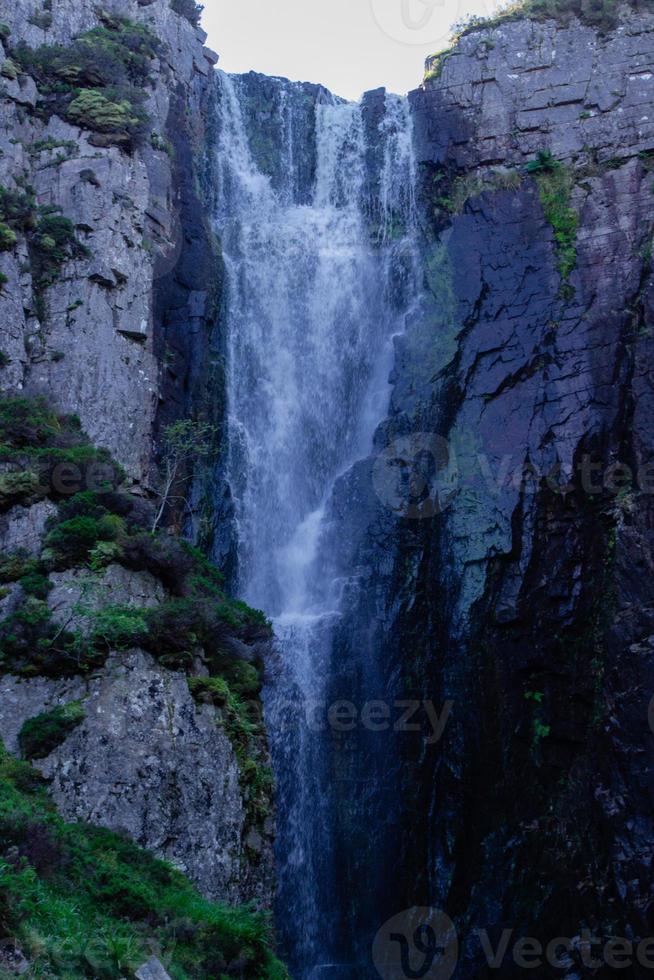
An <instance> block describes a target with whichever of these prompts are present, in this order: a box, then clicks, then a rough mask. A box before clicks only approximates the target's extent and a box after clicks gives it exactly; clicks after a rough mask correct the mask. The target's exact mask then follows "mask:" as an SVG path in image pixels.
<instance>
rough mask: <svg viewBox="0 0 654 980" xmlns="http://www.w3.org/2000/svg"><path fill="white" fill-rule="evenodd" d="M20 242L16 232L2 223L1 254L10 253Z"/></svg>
mask: <svg viewBox="0 0 654 980" xmlns="http://www.w3.org/2000/svg"><path fill="white" fill-rule="evenodd" d="M17 241H18V237H17V235H16V232H15V231H13V230H12V229H11V228H10V227H9V225H6V224H5V223H4V221H0V252H9V251H10V250H11V249H12V248H13V247H14V246H15V244H16V242H17Z"/></svg>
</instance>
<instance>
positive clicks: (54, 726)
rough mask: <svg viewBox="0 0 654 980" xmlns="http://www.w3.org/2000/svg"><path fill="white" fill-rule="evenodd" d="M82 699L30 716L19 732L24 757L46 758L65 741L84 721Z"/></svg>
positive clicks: (19, 742) (19, 741)
mask: <svg viewBox="0 0 654 980" xmlns="http://www.w3.org/2000/svg"><path fill="white" fill-rule="evenodd" d="M84 718H85V712H84V708H83V706H82V702H81V701H72V702H71V703H70V704H65V705H62V706H61V707H58V708H54V709H53V710H52V711H46V712H44V713H43V714H40V715H37V716H36V717H35V718H30V719H29V721H26V722H25V724H24V725H23V727H22V728H21V730H20V732H19V734H18V744H19V746H20V751H21V753H22V756H23V758H24V759H45V757H46V756H48V755H50V753H51V752H54V750H55V749H56V748H58V746H60V745H61V744H62V742H65V740H66V739H67V738H68V736H69V735H70V733H71V732H72V731H74V730H75V728H77V726H78V725H79V724H81V723H82V722H83V721H84Z"/></svg>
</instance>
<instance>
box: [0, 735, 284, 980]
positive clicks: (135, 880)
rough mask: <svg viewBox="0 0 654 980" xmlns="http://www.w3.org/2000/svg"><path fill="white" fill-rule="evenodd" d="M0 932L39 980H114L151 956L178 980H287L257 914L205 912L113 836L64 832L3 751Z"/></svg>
mask: <svg viewBox="0 0 654 980" xmlns="http://www.w3.org/2000/svg"><path fill="white" fill-rule="evenodd" d="M0 933H1V934H2V935H3V936H5V937H11V938H12V939H14V940H15V941H16V942H17V943H19V944H20V947H21V949H22V951H23V953H24V954H25V956H26V957H27V958H28V960H29V961H30V963H31V964H32V969H33V975H34V976H41V977H53V978H61V980H77V978H78V977H96V978H99V980H118V978H120V977H124V976H128V975H133V971H134V970H136V969H138V967H139V966H141V965H142V964H143V963H144V962H145V961H146V960H147V959H148V958H149V957H150V956H151V955H152V953H154V954H155V955H156V956H158V957H159V959H160V960H161V961H162V963H163V964H164V966H165V968H166V969H167V970H168V972H169V973H170V975H171V977H173V980H217V978H218V977H221V976H228V975H229V976H235V975H238V976H240V977H242V978H243V980H285V978H286V972H285V970H284V968H283V967H282V965H281V964H280V963H279V961H278V960H276V959H275V958H274V956H273V955H272V953H271V952H270V934H269V927H268V922H267V920H266V917H265V916H264V915H262V914H260V913H255V912H253V911H251V910H250V909H248V908H229V907H227V906H224V905H219V904H213V903H211V902H208V901H205V900H204V899H202V898H201V897H200V896H199V895H198V893H197V892H196V891H195V890H194V888H193V887H192V886H191V885H190V884H189V883H188V881H186V879H185V878H184V877H183V876H182V875H181V874H180V873H179V872H178V871H176V870H174V869H173V868H171V867H170V866H169V865H167V864H165V863H163V862H161V861H157V860H155V859H154V858H153V857H152V856H150V855H149V854H147V853H146V852H145V851H143V850H141V849H140V848H138V847H137V846H136V845H134V844H132V843H131V842H130V841H128V840H126V839H125V838H123V837H121V836H119V835H117V834H114V833H111V832H110V831H107V830H104V829H101V828H94V827H91V826H89V825H87V824H83V823H78V824H73V825H70V824H66V823H64V821H63V820H62V819H61V818H60V817H59V816H58V815H57V814H56V812H55V810H54V807H53V806H52V804H51V802H50V801H49V799H48V797H47V796H46V794H45V791H44V789H43V784H42V782H41V780H40V777H39V776H38V774H37V773H35V772H34V771H33V770H32V769H31V768H30V767H29V766H28V765H26V764H25V763H21V762H18V761H17V760H15V759H12V758H11V756H9V754H8V753H7V752H6V751H5V750H4V749H3V748H1V747H0ZM237 963H238V967H237V966H236V964H237ZM234 970H238V973H235V972H234Z"/></svg>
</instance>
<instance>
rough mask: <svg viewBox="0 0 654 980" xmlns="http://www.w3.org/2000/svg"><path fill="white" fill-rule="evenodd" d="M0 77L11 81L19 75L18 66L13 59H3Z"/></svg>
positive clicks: (0, 66)
mask: <svg viewBox="0 0 654 980" xmlns="http://www.w3.org/2000/svg"><path fill="white" fill-rule="evenodd" d="M0 75H2V77H3V78H8V79H10V81H13V80H14V79H16V78H18V76H19V75H20V65H19V64H18V62H16V61H14V59H13V58H5V60H4V61H3V62H2V65H0Z"/></svg>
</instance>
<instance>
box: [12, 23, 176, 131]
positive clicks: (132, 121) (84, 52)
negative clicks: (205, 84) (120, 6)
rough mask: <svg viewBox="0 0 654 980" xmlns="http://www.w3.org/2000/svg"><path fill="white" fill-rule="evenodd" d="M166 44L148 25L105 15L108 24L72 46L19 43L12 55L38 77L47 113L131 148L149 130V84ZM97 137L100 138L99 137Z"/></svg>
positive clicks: (25, 69)
mask: <svg viewBox="0 0 654 980" xmlns="http://www.w3.org/2000/svg"><path fill="white" fill-rule="evenodd" d="M160 50H161V45H160V42H159V41H158V39H157V38H156V37H155V35H154V34H153V33H152V31H151V30H150V29H149V27H146V26H145V25H143V24H136V23H133V22H132V21H129V20H126V19H124V18H120V17H112V16H110V15H108V14H104V15H103V25H102V26H100V27H95V28H93V30H90V31H87V32H86V33H84V34H82V35H81V36H80V37H79V38H77V40H75V41H73V42H72V43H71V44H70V45H68V46H63V45H43V46H41V47H40V48H28V47H27V46H26V45H25V44H21V45H19V46H18V47H17V48H16V49H15V51H13V52H12V57H14V59H15V60H16V61H17V63H18V64H19V65H20V67H21V69H22V70H23V71H25V72H28V73H29V74H31V75H32V76H33V77H34V78H35V79H36V81H37V84H38V86H39V90H40V92H41V93H42V95H43V98H44V105H43V111H44V112H45V114H46V115H51V114H53V113H57V114H58V115H61V116H63V117H64V118H65V119H67V120H68V121H69V122H71V123H72V124H73V125H76V126H81V127H82V128H85V129H89V130H91V131H92V132H95V133H98V134H100V135H101V137H102V139H100V142H104V143H114V144H116V145H119V146H122V147H124V148H125V149H128V150H129V149H131V148H133V146H134V145H135V143H136V142H137V141H138V140H139V139H140V138H141V137H142V136H143V134H144V133H145V132H146V130H147V123H148V115H147V112H146V110H145V107H144V103H145V101H146V93H145V91H144V89H145V87H146V86H147V85H148V83H149V81H150V70H151V66H152V61H153V60H154V58H156V57H157V55H158V54H159V53H160ZM96 141H97V140H96Z"/></svg>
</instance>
